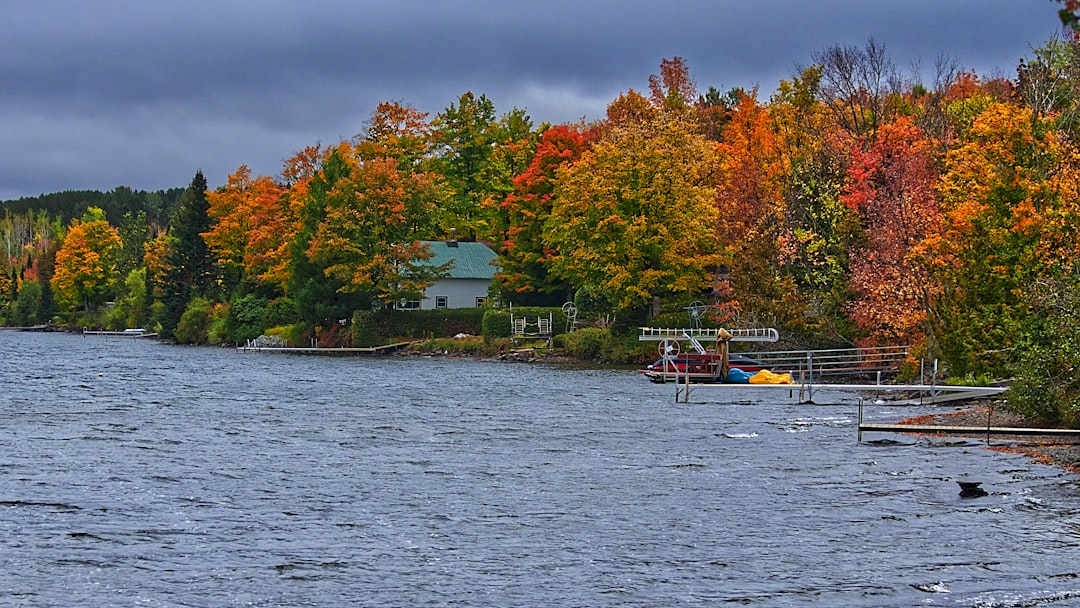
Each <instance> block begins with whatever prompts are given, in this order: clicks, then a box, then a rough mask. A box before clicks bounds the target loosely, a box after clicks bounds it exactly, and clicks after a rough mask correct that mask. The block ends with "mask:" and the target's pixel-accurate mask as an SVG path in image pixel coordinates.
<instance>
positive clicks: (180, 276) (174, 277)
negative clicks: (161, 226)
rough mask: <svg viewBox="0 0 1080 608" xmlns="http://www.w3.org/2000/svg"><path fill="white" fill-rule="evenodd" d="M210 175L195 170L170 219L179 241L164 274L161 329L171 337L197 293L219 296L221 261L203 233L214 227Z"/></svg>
mask: <svg viewBox="0 0 1080 608" xmlns="http://www.w3.org/2000/svg"><path fill="white" fill-rule="evenodd" d="M206 190H207V185H206V178H205V177H203V173H202V171H201V170H199V171H196V172H195V177H194V178H192V180H191V185H190V186H188V188H187V190H186V191H185V192H184V195H183V197H181V199H180V206H179V207H178V208H177V210H176V214H175V215H173V217H172V221H171V222H170V231H171V233H172V235H173V236H174V237H176V241H175V243H174V246H173V248H172V250H171V251H170V252H169V255H168V257H167V261H168V264H167V268H166V270H165V272H164V277H162V286H161V287H162V294H163V295H162V303H163V304H164V305H165V309H164V312H163V318H162V319H161V333H162V335H164V336H165V337H171V336H172V333H173V330H174V329H176V325H177V323H179V322H180V316H181V315H183V314H184V309H186V308H187V305H188V303H189V302H190V301H191V300H192V299H193V298H196V297H200V296H201V297H205V298H209V299H215V298H216V297H217V296H218V294H217V287H218V272H217V263H216V262H215V260H214V257H213V255H212V254H211V253H210V249H209V248H208V247H207V246H206V241H204V240H203V237H202V234H203V233H205V232H208V231H209V230H210V216H209V215H208V214H207V211H208V210H209V209H210V203H209V201H208V200H207V198H206Z"/></svg>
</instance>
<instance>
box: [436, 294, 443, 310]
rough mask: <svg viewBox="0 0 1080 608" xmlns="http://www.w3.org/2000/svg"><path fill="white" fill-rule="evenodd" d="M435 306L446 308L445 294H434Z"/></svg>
mask: <svg viewBox="0 0 1080 608" xmlns="http://www.w3.org/2000/svg"><path fill="white" fill-rule="evenodd" d="M435 308H446V296H435Z"/></svg>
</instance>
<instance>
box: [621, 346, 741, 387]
mask: <svg viewBox="0 0 1080 608" xmlns="http://www.w3.org/2000/svg"><path fill="white" fill-rule="evenodd" d="M722 359H723V357H722V356H721V355H720V354H718V353H682V354H679V355H676V356H674V357H670V358H667V359H659V360H657V361H654V362H653V363H650V364H649V365H647V366H645V369H640V370H638V371H639V372H641V373H642V374H644V375H645V377H646V378H648V379H649V380H650V381H652V382H656V383H662V382H673V381H675V380H676V379H678V380H685V379H686V375H687V374H689V375H690V381H691V382H722V381H723V379H722V378H721V377H720V365H721V361H722ZM728 368H731V369H741V370H743V371H744V372H750V373H753V372H758V371H761V369H762V367H761V363H759V362H758V361H755V360H754V359H751V358H750V357H747V356H746V355H740V354H730V355H728Z"/></svg>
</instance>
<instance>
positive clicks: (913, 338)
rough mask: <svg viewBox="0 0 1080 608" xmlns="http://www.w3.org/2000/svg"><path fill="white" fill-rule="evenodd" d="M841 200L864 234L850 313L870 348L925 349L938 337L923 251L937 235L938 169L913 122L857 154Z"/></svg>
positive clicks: (884, 131) (894, 127)
mask: <svg viewBox="0 0 1080 608" xmlns="http://www.w3.org/2000/svg"><path fill="white" fill-rule="evenodd" d="M847 175H848V184H847V186H846V188H845V191H844V193H843V195H842V196H841V200H842V201H843V202H844V203H845V204H846V205H848V206H849V207H851V208H852V209H854V210H856V211H857V212H858V213H859V215H860V217H861V219H862V222H863V226H864V228H865V230H866V240H865V241H864V244H863V245H862V246H861V247H860V248H859V249H858V250H857V251H855V252H854V253H853V255H852V258H853V261H852V263H851V274H852V278H851V282H850V286H851V289H852V290H853V291H854V292H855V294H857V297H856V298H855V299H854V300H853V301H852V302H851V303H850V304H849V305H848V311H849V314H851V316H852V319H853V320H854V321H855V323H856V325H857V326H858V327H859V329H860V330H861V333H862V336H863V338H862V340H861V342H860V343H862V344H864V345H874V346H881V345H891V344H921V343H923V341H924V340H925V338H926V337H927V336H930V335H932V327H931V325H930V323H929V312H930V310H931V306H932V304H933V300H934V297H935V295H936V294H937V293H938V291H939V290H938V288H937V287H936V284H935V282H934V281H932V280H931V277H930V276H929V274H928V273H927V272H926V268H925V267H924V265H923V264H921V263H920V260H919V257H920V255H921V252H920V246H921V245H922V243H923V242H924V241H925V239H926V238H927V237H928V236H929V235H931V234H933V233H936V232H937V223H938V220H939V217H940V208H939V203H938V195H937V192H936V191H935V185H936V180H937V177H938V173H937V170H936V168H935V166H934V159H933V156H932V144H931V142H930V141H929V140H928V139H927V138H926V137H925V136H924V134H923V132H922V130H921V129H919V128H918V127H917V126H916V125H915V123H914V121H913V119H911V118H909V117H903V118H900V119H898V120H897V121H895V122H893V123H890V124H887V125H882V126H881V127H880V128H879V130H878V135H877V137H876V138H875V139H874V140H873V141H872V142H870V143H868V144H867V145H866V146H865V147H864V146H859V147H857V148H856V150H855V151H854V152H853V156H852V162H851V165H850V166H849V167H848V169H847Z"/></svg>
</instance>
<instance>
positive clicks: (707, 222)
mask: <svg viewBox="0 0 1080 608" xmlns="http://www.w3.org/2000/svg"><path fill="white" fill-rule="evenodd" d="M715 164H716V157H715V151H714V149H713V147H712V146H711V145H710V144H709V143H708V142H707V141H706V140H705V139H704V138H703V137H702V136H701V135H699V134H698V133H697V125H696V124H693V123H692V122H691V121H690V120H688V119H687V118H686V116H685V114H683V113H666V112H659V113H658V117H657V119H656V120H653V121H650V122H649V123H648V124H644V125H634V124H626V125H619V126H616V127H611V128H609V129H608V130H607V131H606V132H605V133H604V135H603V136H602V137H601V139H600V140H599V141H598V142H597V143H596V144H595V145H594V146H593V147H592V149H590V150H587V151H586V152H585V153H584V154H583V155H582V156H581V158H580V159H579V160H578V161H576V162H574V163H573V164H572V165H569V166H567V167H564V168H561V169H559V170H558V184H557V185H556V186H555V189H554V192H553V206H552V209H551V215H550V217H549V218H548V220H547V222H546V225H545V237H544V243H545V245H547V246H548V247H550V248H551V249H552V251H553V255H552V256H551V257H550V272H551V274H552V275H554V276H556V277H558V278H561V279H563V280H565V281H567V282H569V283H570V284H571V285H574V286H575V287H576V288H577V289H578V290H585V291H587V292H592V293H595V294H600V295H602V296H603V297H604V298H606V299H607V300H608V301H609V302H610V303H611V304H612V306H613V307H614V308H615V309H616V310H620V311H622V312H623V313H625V315H624V316H628V317H629V320H628V324H630V323H632V322H633V321H634V320H637V319H638V318H641V319H642V320H643V317H642V316H641V313H644V312H646V311H648V310H649V309H650V307H651V308H652V310H653V311H654V312H655V311H656V303H657V302H658V301H659V298H660V297H663V296H671V295H679V294H682V295H683V296H684V297H685V296H690V297H696V296H698V295H699V294H701V293H702V292H704V291H707V290H708V289H709V285H710V281H711V278H712V277H711V271H712V269H715V267H716V265H717V263H718V262H719V256H718V255H717V253H716V238H715V235H714V232H713V229H712V226H714V225H715V221H716V206H715V204H714V193H713V188H712V183H711V181H710V176H711V175H712V173H713V172H714V171H715Z"/></svg>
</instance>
